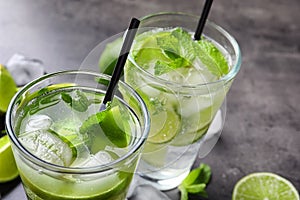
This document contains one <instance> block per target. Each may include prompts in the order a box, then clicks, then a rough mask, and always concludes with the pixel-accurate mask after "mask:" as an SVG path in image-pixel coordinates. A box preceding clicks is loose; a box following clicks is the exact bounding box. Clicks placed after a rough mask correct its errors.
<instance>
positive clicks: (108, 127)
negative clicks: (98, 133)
mask: <svg viewBox="0 0 300 200" xmlns="http://www.w3.org/2000/svg"><path fill="white" fill-rule="evenodd" d="M122 114H125V113H122ZM122 114H121V110H120V108H119V106H114V107H112V108H111V109H110V110H109V111H108V113H107V115H106V117H105V118H104V119H103V121H102V122H101V124H100V126H101V128H102V130H103V132H104V134H105V135H106V136H107V137H108V138H109V140H110V141H111V142H112V143H113V144H114V145H116V146H117V147H120V148H122V147H127V146H128V143H129V135H128V134H126V131H125V129H126V125H128V124H126V122H127V121H126V118H124V117H123V116H122Z"/></svg>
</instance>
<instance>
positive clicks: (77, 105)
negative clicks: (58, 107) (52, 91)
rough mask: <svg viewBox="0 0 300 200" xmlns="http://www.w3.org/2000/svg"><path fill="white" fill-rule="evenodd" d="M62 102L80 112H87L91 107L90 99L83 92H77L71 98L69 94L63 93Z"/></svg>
mask: <svg viewBox="0 0 300 200" xmlns="http://www.w3.org/2000/svg"><path fill="white" fill-rule="evenodd" d="M61 98H62V100H63V101H64V102H65V103H66V104H69V105H70V106H71V108H72V109H74V110H76V111H78V112H85V111H86V110H87V109H88V107H89V106H90V101H89V99H88V98H87V97H86V96H85V95H84V93H83V92H81V91H79V90H76V92H75V94H74V95H73V96H71V95H70V94H68V93H65V92H62V93H61Z"/></svg>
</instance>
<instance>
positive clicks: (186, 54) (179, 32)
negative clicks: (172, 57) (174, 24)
mask: <svg viewBox="0 0 300 200" xmlns="http://www.w3.org/2000/svg"><path fill="white" fill-rule="evenodd" d="M171 34H172V35H174V36H175V37H176V38H177V39H178V41H179V44H178V46H179V47H180V52H179V55H181V57H183V58H185V59H186V60H188V61H189V62H191V63H192V62H193V61H194V60H195V58H196V54H195V49H194V40H193V39H192V37H191V35H190V33H189V32H187V31H186V30H184V29H182V28H176V29H174V30H173V31H172V32H171Z"/></svg>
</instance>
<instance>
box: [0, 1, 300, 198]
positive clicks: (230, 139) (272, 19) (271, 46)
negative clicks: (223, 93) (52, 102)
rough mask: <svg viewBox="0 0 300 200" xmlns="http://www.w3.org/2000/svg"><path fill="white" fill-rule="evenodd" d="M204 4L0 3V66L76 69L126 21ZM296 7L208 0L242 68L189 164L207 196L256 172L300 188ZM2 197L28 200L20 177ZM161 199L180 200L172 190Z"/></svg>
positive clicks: (227, 193)
mask: <svg viewBox="0 0 300 200" xmlns="http://www.w3.org/2000/svg"><path fill="white" fill-rule="evenodd" d="M202 6H203V1H201V0H197V1H196V0H189V1H184V0H164V1H160V0H110V1H101V0H87V1H84V0H64V1H63V0H51V1H48V0H39V1H37V0H9V1H5V0H0V63H4V64H5V63H6V62H7V60H8V59H9V58H10V57H11V56H12V55H13V54H15V53H22V54H24V55H26V56H28V57H33V58H37V59H40V60H42V61H43V62H44V64H45V66H46V70H47V72H53V71H57V70H63V69H78V66H79V65H80V63H81V62H82V60H83V59H84V58H85V56H86V55H87V54H88V53H89V52H90V51H91V50H92V49H93V47H95V46H96V45H97V44H98V43H99V42H100V41H103V40H104V39H106V38H107V37H109V36H112V35H114V34H116V33H118V32H121V31H123V30H124V29H125V28H126V27H127V25H128V22H129V20H130V18H131V17H132V16H135V17H141V16H144V15H147V14H150V13H154V12H161V11H182V12H188V13H193V14H198V15H199V13H200V10H201V8H202ZM299 10H300V1H299V0H264V1H261V0H251V1H241V0H226V1H225V0H224V1H221V0H220V1H215V2H214V5H213V7H212V11H211V13H210V15H209V19H210V20H212V21H214V22H215V23H217V24H220V25H221V26H222V27H224V28H225V29H226V30H227V31H228V32H230V33H231V34H232V35H233V36H234V37H235V38H236V39H237V41H238V42H239V44H240V46H241V49H242V54H243V63H242V68H241V71H240V73H239V74H238V76H237V78H236V80H235V82H234V84H233V86H232V88H231V91H230V92H229V94H228V98H227V118H226V123H225V127H224V129H223V132H222V135H221V138H220V139H219V141H218V143H217V145H216V146H215V148H214V149H213V151H212V152H211V153H210V154H209V155H208V156H207V157H205V158H204V159H197V161H196V163H195V166H196V165H198V164H199V163H201V162H204V163H207V164H209V165H210V166H211V168H212V172H213V177H212V181H211V183H210V184H209V186H208V194H209V199H212V200H223V199H231V194H232V190H233V187H234V185H235V183H236V182H237V181H238V180H239V179H240V178H241V177H243V176H245V175H247V174H249V173H251V172H258V171H267V172H274V173H277V174H279V175H281V176H283V177H286V178H287V179H289V180H290V181H291V182H292V183H293V184H294V185H295V186H296V188H297V189H298V190H299V189H300V106H299V102H300V89H299V85H300V12H299ZM0 164H3V163H0ZM0 192H1V195H0V196H2V199H4V200H23V199H26V198H25V195H24V192H23V189H22V186H21V184H20V180H19V179H17V180H15V181H12V182H10V183H7V184H1V185H0ZM167 194H168V195H169V196H170V197H171V198H172V199H174V200H176V199H179V193H178V191H177V190H173V191H170V192H167ZM192 199H199V198H198V197H193V198H192Z"/></svg>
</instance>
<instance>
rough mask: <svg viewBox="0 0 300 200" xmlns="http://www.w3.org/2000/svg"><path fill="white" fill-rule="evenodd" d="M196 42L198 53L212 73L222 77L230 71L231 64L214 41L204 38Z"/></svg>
mask: <svg viewBox="0 0 300 200" xmlns="http://www.w3.org/2000/svg"><path fill="white" fill-rule="evenodd" d="M195 44H196V45H194V47H195V49H196V51H197V55H198V56H199V58H200V60H201V62H202V63H203V64H204V65H205V66H206V67H207V69H208V70H209V71H210V72H211V73H212V74H214V75H215V76H217V77H221V76H223V75H225V74H227V73H228V71H229V66H228V63H227V61H226V59H225V57H224V55H223V54H222V53H221V51H220V50H219V49H218V48H217V47H216V46H215V45H214V44H213V43H212V42H210V41H208V40H206V39H204V38H202V39H201V40H199V41H196V43H195Z"/></svg>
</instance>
